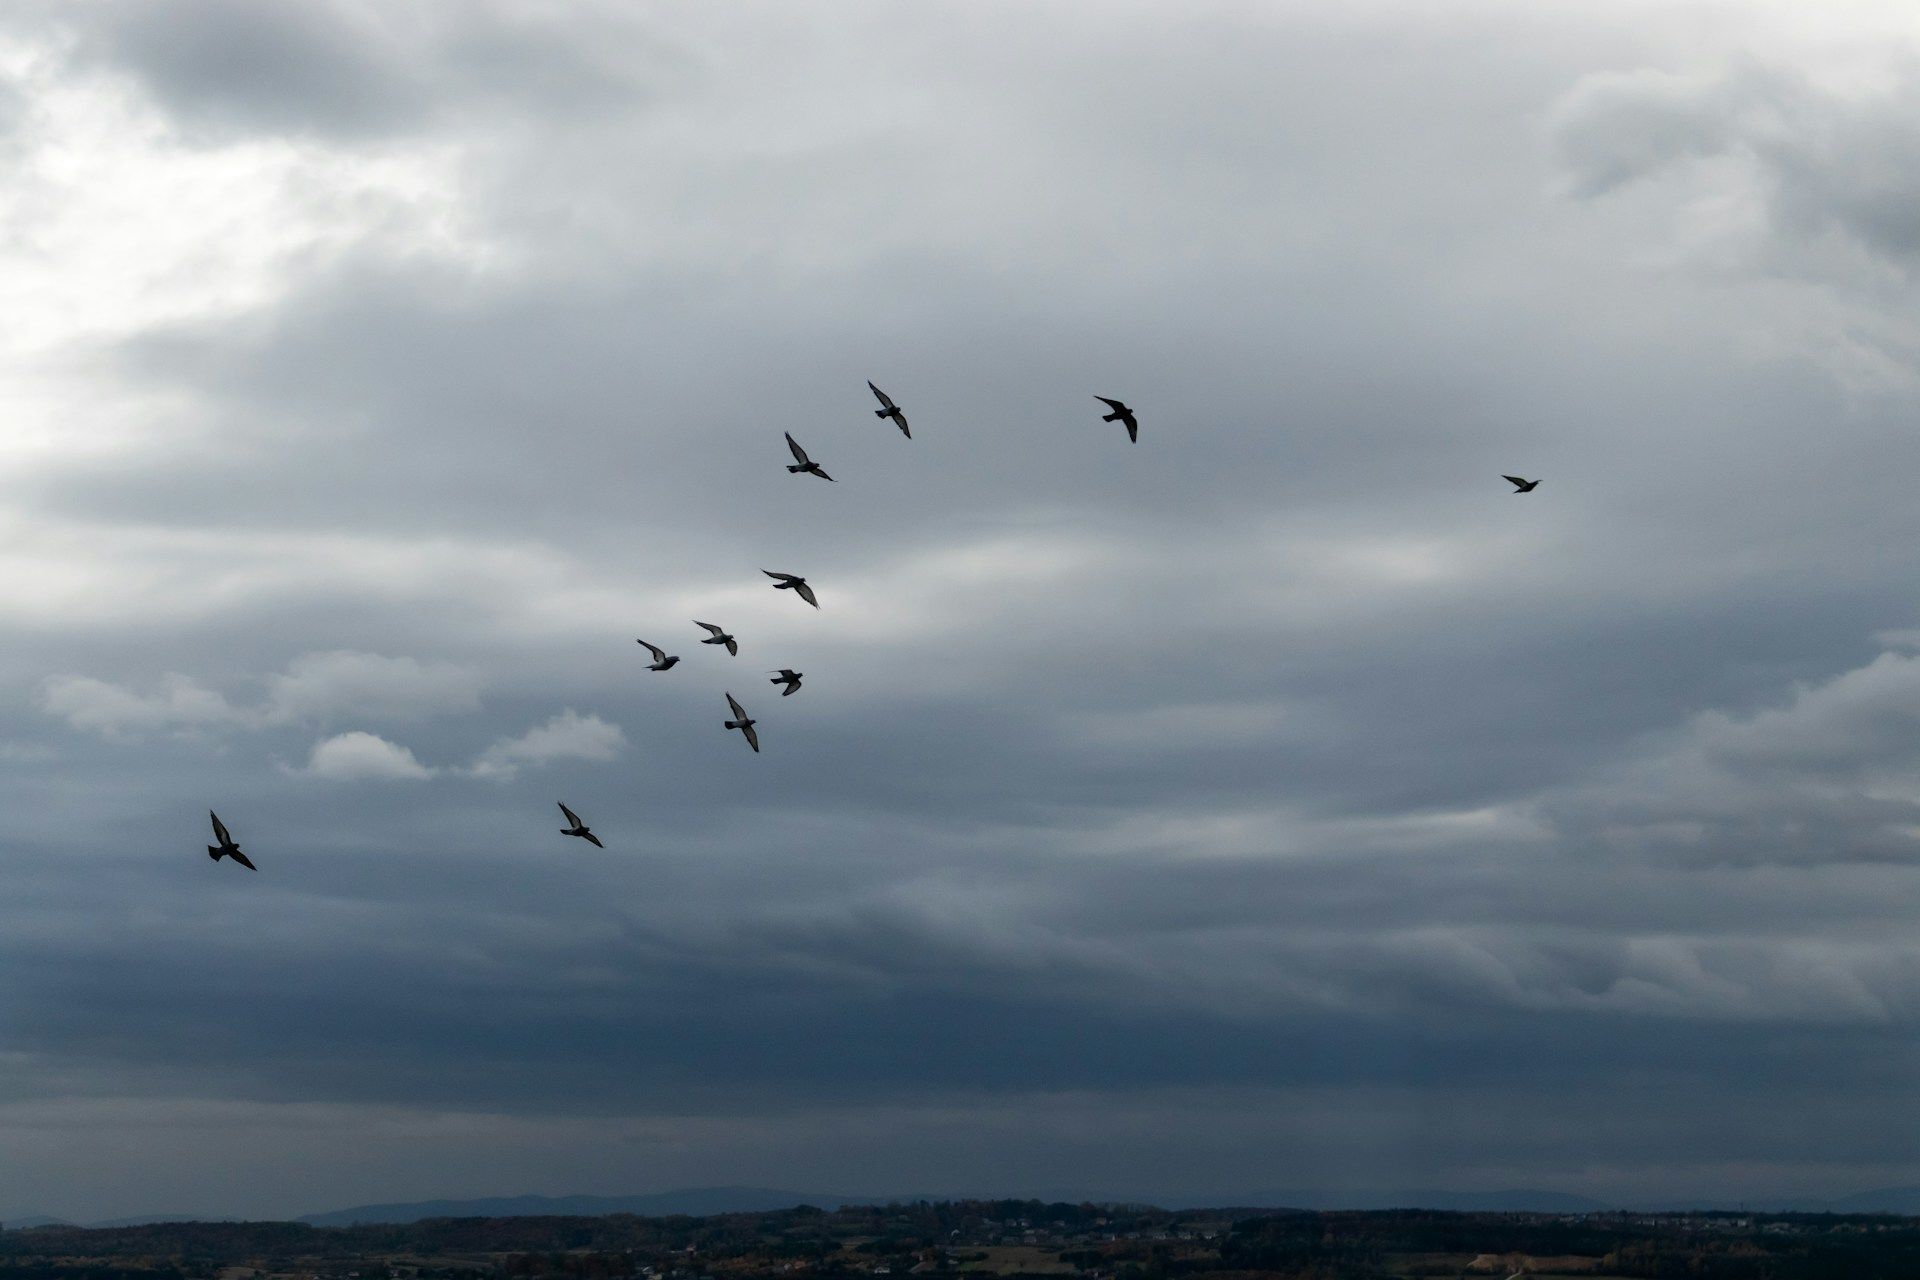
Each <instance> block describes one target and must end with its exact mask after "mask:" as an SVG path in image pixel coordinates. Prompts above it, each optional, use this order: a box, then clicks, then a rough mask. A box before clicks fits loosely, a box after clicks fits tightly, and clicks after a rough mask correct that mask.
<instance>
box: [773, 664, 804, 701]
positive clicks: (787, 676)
mask: <svg viewBox="0 0 1920 1280" xmlns="http://www.w3.org/2000/svg"><path fill="white" fill-rule="evenodd" d="M769 674H771V675H772V676H773V677H774V678H773V679H771V680H769V681H767V683H768V684H783V685H785V686H787V687H786V688H784V689H782V690H781V691H780V696H781V697H783V698H787V697H791V696H793V694H794V693H795V692H796V691H797V690H798V689H799V688H800V673H799V672H798V671H795V670H794V669H793V668H792V667H782V668H780V670H778V671H775V672H770V673H769Z"/></svg>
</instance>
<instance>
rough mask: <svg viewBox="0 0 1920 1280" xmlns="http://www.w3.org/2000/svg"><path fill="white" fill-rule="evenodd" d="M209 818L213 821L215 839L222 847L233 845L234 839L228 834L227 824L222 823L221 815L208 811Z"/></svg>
mask: <svg viewBox="0 0 1920 1280" xmlns="http://www.w3.org/2000/svg"><path fill="white" fill-rule="evenodd" d="M207 816H208V817H209V818H212V819H213V837H214V839H216V840H218V841H219V842H220V844H221V846H222V847H225V846H226V845H230V844H232V843H233V837H232V836H230V835H228V834H227V824H226V823H224V822H222V821H220V815H219V814H217V813H215V812H214V811H213V810H211V809H209V810H207Z"/></svg>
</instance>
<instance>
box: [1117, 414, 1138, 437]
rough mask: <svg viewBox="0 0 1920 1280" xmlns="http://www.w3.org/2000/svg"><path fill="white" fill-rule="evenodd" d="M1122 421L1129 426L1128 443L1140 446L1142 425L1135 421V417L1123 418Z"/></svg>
mask: <svg viewBox="0 0 1920 1280" xmlns="http://www.w3.org/2000/svg"><path fill="white" fill-rule="evenodd" d="M1121 421H1122V422H1124V423H1126V424H1127V441H1128V443H1130V444H1139V443H1140V424H1139V423H1138V422H1136V421H1135V420H1134V417H1133V415H1132V414H1128V415H1127V416H1126V417H1124V418H1122V419H1121Z"/></svg>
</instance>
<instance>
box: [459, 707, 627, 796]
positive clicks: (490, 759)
mask: <svg viewBox="0 0 1920 1280" xmlns="http://www.w3.org/2000/svg"><path fill="white" fill-rule="evenodd" d="M626 745H627V735H626V734H624V733H622V732H621V731H620V726H619V725H617V724H609V723H608V722H607V721H605V720H602V719H601V718H600V717H599V716H593V715H587V716H583V715H581V714H580V713H579V712H577V711H574V710H573V709H572V708H568V709H567V710H565V711H563V712H561V713H560V714H559V715H557V716H555V717H554V718H553V719H551V720H549V721H547V722H546V723H545V724H543V725H536V726H535V727H534V728H531V729H529V730H527V731H526V732H525V733H523V734H521V735H520V736H519V737H517V738H502V739H500V741H498V742H496V743H494V744H493V745H492V746H490V747H488V748H487V749H486V751H485V752H484V753H483V754H482V755H481V757H480V758H479V759H478V760H476V761H475V762H474V765H473V770H472V772H473V774H474V776H475V777H480V778H500V779H506V778H511V777H513V776H514V775H515V774H517V773H519V771H520V766H522V765H527V764H546V763H547V762H548V761H551V760H611V759H613V758H614V757H615V756H617V755H619V754H620V752H621V751H622V750H624V749H625V748H626Z"/></svg>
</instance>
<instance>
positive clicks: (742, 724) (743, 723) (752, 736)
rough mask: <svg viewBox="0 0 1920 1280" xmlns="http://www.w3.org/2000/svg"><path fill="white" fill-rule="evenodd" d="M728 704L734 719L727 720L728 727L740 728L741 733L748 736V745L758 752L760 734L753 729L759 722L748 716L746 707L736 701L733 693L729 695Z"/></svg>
mask: <svg viewBox="0 0 1920 1280" xmlns="http://www.w3.org/2000/svg"><path fill="white" fill-rule="evenodd" d="M727 706H728V707H730V708H732V710H733V719H731V720H729V721H727V728H729V729H738V730H739V731H740V732H741V734H742V735H744V736H745V737H746V740H747V745H748V746H750V747H752V748H753V749H754V751H755V752H758V751H759V750H760V735H759V734H757V733H755V732H754V731H753V726H754V725H756V724H758V723H759V722H758V721H757V720H751V719H748V718H747V713H746V710H745V708H743V707H742V706H741V705H740V704H739V703H738V702H736V701H734V697H733V695H732V694H728V695H727Z"/></svg>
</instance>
